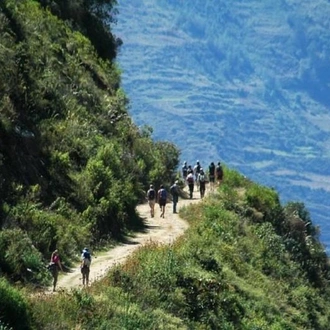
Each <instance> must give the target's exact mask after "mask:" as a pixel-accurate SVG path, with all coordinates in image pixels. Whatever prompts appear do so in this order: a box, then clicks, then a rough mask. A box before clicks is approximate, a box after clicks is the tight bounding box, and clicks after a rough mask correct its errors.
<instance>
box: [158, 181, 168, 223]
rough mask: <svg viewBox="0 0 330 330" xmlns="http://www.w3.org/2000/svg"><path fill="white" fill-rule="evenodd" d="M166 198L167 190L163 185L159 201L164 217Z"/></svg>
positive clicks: (159, 191)
mask: <svg viewBox="0 0 330 330" xmlns="http://www.w3.org/2000/svg"><path fill="white" fill-rule="evenodd" d="M166 200H167V191H166V189H165V188H164V186H163V185H161V186H160V189H159V190H158V203H159V206H160V211H161V214H160V217H161V218H164V217H165V207H166Z"/></svg>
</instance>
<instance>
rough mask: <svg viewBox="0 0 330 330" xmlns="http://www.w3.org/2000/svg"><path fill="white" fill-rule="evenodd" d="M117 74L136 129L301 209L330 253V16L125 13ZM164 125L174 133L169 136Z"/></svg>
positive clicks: (188, 10) (225, 10)
mask: <svg viewBox="0 0 330 330" xmlns="http://www.w3.org/2000/svg"><path fill="white" fill-rule="evenodd" d="M118 8H119V15H118V24H117V25H116V27H115V28H114V32H115V34H116V35H117V36H118V37H120V38H121V39H122V40H123V46H122V47H121V50H120V53H119V57H118V62H119V65H120V67H121V68H122V70H123V74H122V80H123V86H124V89H125V91H126V92H127V94H128V96H129V98H130V103H131V107H130V113H131V114H132V116H133V118H134V120H135V122H136V123H137V124H138V125H142V124H150V125H151V126H153V127H154V136H155V138H156V139H162V138H164V137H166V138H167V139H169V140H171V141H173V142H175V143H176V144H178V146H179V147H180V149H181V150H182V157H181V160H187V161H188V162H190V163H194V162H195V161H196V159H200V160H201V161H202V164H203V165H204V166H205V165H207V164H208V163H209V162H210V161H217V160H218V159H220V160H224V161H225V162H226V163H227V164H228V165H230V166H231V167H234V168H237V169H238V170H239V171H241V172H242V173H244V174H245V175H247V176H249V177H251V178H253V179H254V180H256V181H258V182H262V183H263V184H266V185H269V186H274V187H275V188H276V189H277V190H278V191H279V192H280V196H281V199H282V200H283V201H288V200H299V201H303V202H304V203H305V204H306V205H307V207H308V209H309V210H310V212H311V214H312V218H313V219H315V221H316V222H317V223H318V224H319V225H320V226H321V230H322V240H323V241H324V242H325V243H326V245H329V243H330V225H329V222H328V214H329V211H330V204H329V201H330V188H329V187H330V186H329V181H330V180H329V178H330V172H329V168H330V166H329V165H330V153H329V143H330V129H329V125H328V123H329V122H330V114H329V110H328V106H329V102H330V100H329V95H330V91H329V79H330V78H329V77H330V74H329V73H330V63H329V61H328V58H329V56H328V55H329V51H330V44H329V40H330V29H329V26H328V25H329V23H328V19H327V17H329V14H330V4H329V3H328V2H327V1H325V0H319V1H316V2H315V1H314V2H310V1H307V0H303V1H293V0H284V1H280V2H275V3H274V2H273V1H263V2H262V3H260V1H249V2H248V3H243V2H241V1H213V0H208V1H199V0H195V1H190V2H186V1H165V0H163V1H155V0H139V1H138V0H136V1H127V0H121V1H119V7H118ZM164 123H166V124H165V125H164Z"/></svg>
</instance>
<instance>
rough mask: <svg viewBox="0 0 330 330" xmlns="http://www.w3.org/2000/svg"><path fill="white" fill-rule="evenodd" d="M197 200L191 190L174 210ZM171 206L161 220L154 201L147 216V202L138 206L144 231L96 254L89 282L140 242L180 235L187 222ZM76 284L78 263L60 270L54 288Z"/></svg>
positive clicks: (166, 241) (167, 240)
mask: <svg viewBox="0 0 330 330" xmlns="http://www.w3.org/2000/svg"><path fill="white" fill-rule="evenodd" d="M195 189H196V188H195ZM199 201H200V197H199V192H197V191H196V190H195V191H194V198H193V199H182V198H180V199H179V203H178V204H177V211H178V210H180V208H181V207H183V206H186V205H189V204H191V203H197V202H199ZM172 208H173V206H172V203H171V202H169V203H168V204H167V205H166V211H165V218H164V219H163V218H161V217H160V210H159V205H158V204H156V206H155V217H154V218H151V217H150V209H149V205H148V204H147V203H146V204H141V205H139V206H138V207H137V211H138V213H139V214H140V216H141V217H142V218H143V219H145V223H146V230H145V232H143V233H136V235H135V236H134V238H132V239H129V240H128V243H125V244H121V245H119V246H117V247H115V248H113V249H111V250H109V251H107V252H106V253H102V255H100V256H97V255H96V256H93V259H92V265H91V272H90V284H91V283H92V282H94V281H97V280H99V279H101V278H102V277H103V276H105V274H106V273H107V272H108V271H109V269H110V268H111V267H112V266H114V265H116V264H119V263H122V262H124V261H125V260H126V259H127V257H128V256H129V255H130V254H131V253H132V252H133V251H135V250H136V249H137V248H139V247H141V246H142V245H144V244H146V243H148V242H155V243H161V244H171V243H173V241H174V240H176V239H177V238H178V237H179V236H181V235H182V234H183V233H184V231H185V230H186V229H187V228H188V223H187V222H186V221H184V220H183V219H181V218H180V217H179V215H178V214H173V213H172ZM79 287H82V280H81V273H80V267H79V264H77V265H76V267H75V268H72V269H71V270H70V272H69V273H65V274H63V273H60V276H59V279H58V283H57V289H56V291H57V292H58V291H62V290H68V289H71V288H79ZM48 291H49V292H51V291H52V288H51V287H50V288H49V289H48Z"/></svg>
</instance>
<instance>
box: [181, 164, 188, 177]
mask: <svg viewBox="0 0 330 330" xmlns="http://www.w3.org/2000/svg"><path fill="white" fill-rule="evenodd" d="M182 174H183V176H187V174H188V168H187V166H182Z"/></svg>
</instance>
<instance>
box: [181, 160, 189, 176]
mask: <svg viewBox="0 0 330 330" xmlns="http://www.w3.org/2000/svg"><path fill="white" fill-rule="evenodd" d="M187 175H188V166H187V162H186V161H185V162H183V165H182V178H183V180H184V181H186V178H187Z"/></svg>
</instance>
